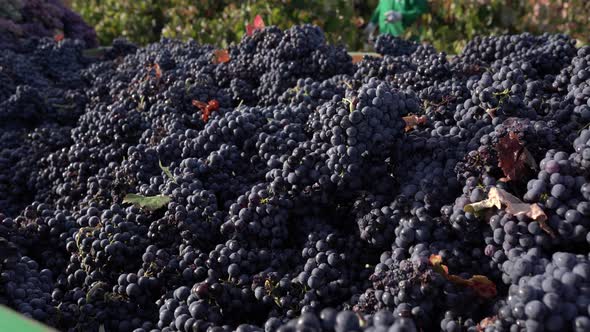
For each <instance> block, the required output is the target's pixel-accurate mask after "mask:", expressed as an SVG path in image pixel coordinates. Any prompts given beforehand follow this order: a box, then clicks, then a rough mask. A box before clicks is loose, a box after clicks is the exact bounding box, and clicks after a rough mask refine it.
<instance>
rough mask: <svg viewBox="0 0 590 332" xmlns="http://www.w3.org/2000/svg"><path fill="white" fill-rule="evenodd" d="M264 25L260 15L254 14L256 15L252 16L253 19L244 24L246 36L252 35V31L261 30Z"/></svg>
mask: <svg viewBox="0 0 590 332" xmlns="http://www.w3.org/2000/svg"><path fill="white" fill-rule="evenodd" d="M264 27H265V25H264V20H263V19H262V16H260V15H256V17H254V21H253V22H252V24H250V23H247V24H246V34H247V35H248V36H252V35H253V34H254V31H257V30H262V29H264Z"/></svg>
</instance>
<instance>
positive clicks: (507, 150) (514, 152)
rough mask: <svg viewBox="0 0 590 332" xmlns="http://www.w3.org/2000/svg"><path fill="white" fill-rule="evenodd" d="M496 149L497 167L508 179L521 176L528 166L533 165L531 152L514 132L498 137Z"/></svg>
mask: <svg viewBox="0 0 590 332" xmlns="http://www.w3.org/2000/svg"><path fill="white" fill-rule="evenodd" d="M496 151H497V152H498V167H500V168H501V169H502V171H503V172H504V175H505V176H506V179H507V180H509V181H511V180H516V179H519V178H521V177H522V176H523V174H525V173H526V172H527V169H528V168H529V167H534V166H535V160H534V159H533V157H532V155H531V153H530V152H529V151H528V150H527V149H526V148H525V147H524V145H523V144H522V143H521V142H520V139H519V138H518V135H517V134H516V133H514V132H510V133H509V134H508V135H506V136H504V137H502V138H500V140H499V142H498V144H497V145H496Z"/></svg>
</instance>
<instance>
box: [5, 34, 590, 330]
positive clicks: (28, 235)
mask: <svg viewBox="0 0 590 332" xmlns="http://www.w3.org/2000/svg"><path fill="white" fill-rule="evenodd" d="M18 43H19V45H20V46H19V47H17V48H14V49H12V50H10V51H9V50H6V51H3V53H0V130H1V132H0V138H1V139H0V274H1V277H0V304H4V305H7V306H10V307H12V308H14V309H15V310H17V311H19V312H20V313H22V314H24V315H26V316H29V317H32V318H34V319H36V320H39V321H41V322H43V323H45V324H47V325H50V326H53V327H55V328H57V329H58V330H61V331H121V332H125V331H133V332H156V331H160V332H171V331H181V332H217V331H244V332H246V331H265V332H271V331H280V332H287V331H335V332H345V331H365V330H366V331H392V332H401V331H444V332H459V331H470V332H475V331H485V332H501V331H590V255H589V254H590V250H589V249H590V232H589V231H590V173H589V170H590V129H589V128H588V126H589V124H590V47H583V48H577V47H576V43H575V41H574V40H573V39H571V38H569V37H567V36H564V35H548V34H546V35H541V36H533V35H530V34H521V35H513V36H497V37H485V38H479V37H478V38H475V39H474V40H472V41H470V42H469V43H468V44H467V46H466V47H465V50H464V51H463V52H462V53H461V54H459V55H457V56H455V57H453V58H449V57H447V55H446V54H444V53H439V52H437V51H436V50H435V49H434V48H433V47H432V46H428V45H420V44H417V43H414V42H410V41H404V40H401V39H398V38H393V37H380V38H379V40H378V41H377V51H378V52H380V53H381V54H382V56H381V57H365V58H364V59H363V60H362V61H361V62H359V63H355V64H353V63H352V59H351V58H350V56H349V55H348V53H347V51H346V49H344V48H343V47H341V46H334V45H329V44H327V43H326V40H325V37H324V34H323V32H322V31H321V30H320V29H319V28H317V27H315V26H311V25H304V26H296V27H293V28H290V29H288V30H286V31H281V30H280V29H278V28H276V27H267V28H264V29H262V30H259V31H256V32H255V33H254V34H253V35H252V36H245V37H244V38H243V40H242V41H241V42H240V43H239V44H237V45H232V46H231V47H230V48H229V49H228V53H227V55H228V56H229V60H227V59H225V58H224V56H223V52H220V50H217V49H215V47H213V46H208V45H198V44H197V43H195V42H194V41H188V42H180V41H175V40H167V39H163V40H162V41H160V42H159V43H155V44H151V45H148V46H146V47H141V48H138V47H136V46H134V45H132V44H130V43H128V42H126V41H125V40H116V41H115V42H114V43H113V45H112V46H110V47H109V48H107V49H106V50H105V52H104V53H103V54H102V55H100V56H97V57H93V58H89V57H87V56H85V55H84V54H85V53H84V52H83V49H84V47H85V46H86V45H85V43H84V42H81V41H76V40H74V39H68V38H66V39H65V40H63V41H55V40H54V39H52V38H46V39H25V40H20V41H19V42H18ZM511 149H512V150H511ZM499 191H501V192H504V193H509V194H511V195H512V197H514V198H515V199H517V200H518V201H519V203H518V204H516V203H514V202H512V203H510V202H509V203H506V201H504V202H503V204H501V206H500V207H499V208H498V207H497V206H496V207H490V206H488V207H486V208H482V209H478V210H474V208H473V207H474V206H478V204H475V205H474V203H479V202H481V201H484V200H486V199H487V198H488V196H491V195H492V194H491V193H496V192H499ZM509 204H513V206H512V209H511V208H509V207H510V206H509ZM479 205H481V204H479ZM515 206H518V209H520V210H521V211H526V210H527V209H529V210H528V211H529V212H531V211H533V207H534V208H536V210H534V211H536V212H537V214H532V212H531V213H524V212H522V213H521V212H515V211H516V210H515V209H516V208H515ZM539 211H541V212H542V213H541V214H538V212H539ZM482 280H484V281H482Z"/></svg>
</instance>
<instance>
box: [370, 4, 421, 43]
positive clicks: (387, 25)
mask: <svg viewBox="0 0 590 332" xmlns="http://www.w3.org/2000/svg"><path fill="white" fill-rule="evenodd" d="M427 10H428V5H427V3H426V0H379V5H378V6H377V8H375V11H374V12H373V15H372V16H371V20H370V21H369V24H367V27H366V28H365V33H366V34H367V36H368V37H369V38H370V37H371V36H372V35H373V33H374V32H375V29H376V28H377V25H378V26H379V33H387V34H391V35H394V36H399V35H401V34H402V33H403V32H404V30H405V29H406V28H407V27H408V26H410V25H412V24H413V23H414V22H415V21H416V20H417V19H418V18H419V17H420V15H422V14H424V13H426V11H427Z"/></svg>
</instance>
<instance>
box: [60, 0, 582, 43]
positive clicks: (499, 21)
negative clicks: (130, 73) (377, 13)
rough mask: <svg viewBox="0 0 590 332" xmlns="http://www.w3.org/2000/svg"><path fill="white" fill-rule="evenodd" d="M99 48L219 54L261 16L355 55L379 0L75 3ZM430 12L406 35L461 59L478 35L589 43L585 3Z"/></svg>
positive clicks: (539, 0)
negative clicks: (116, 43) (194, 49)
mask: <svg viewBox="0 0 590 332" xmlns="http://www.w3.org/2000/svg"><path fill="white" fill-rule="evenodd" d="M70 2H71V6H72V7H73V9H74V10H76V11H78V12H79V13H80V14H82V16H83V17H84V18H85V20H86V21H87V22H88V23H89V24H91V25H93V26H94V27H95V29H96V32H97V34H98V36H99V39H100V42H101V43H102V44H105V45H106V44H109V43H110V42H111V41H112V40H113V39H114V38H116V37H118V36H124V37H126V38H128V39H130V40H131V41H134V42H136V43H139V44H146V43H150V42H154V41H157V40H159V39H160V38H162V37H169V38H181V39H188V38H192V39H195V40H196V41H198V42H200V43H203V44H215V45H218V46H220V47H226V46H227V45H229V44H231V43H234V42H237V41H239V40H240V39H241V38H242V36H243V34H244V33H245V28H244V26H245V24H246V23H247V22H250V21H251V20H252V19H253V18H254V16H256V15H257V14H260V15H261V16H262V17H263V18H264V20H265V22H266V24H267V25H277V26H279V27H281V28H288V27H290V26H292V25H295V24H302V23H313V24H316V25H319V26H321V27H322V28H323V29H324V31H325V32H326V35H327V38H328V39H329V40H330V41H332V42H334V43H344V44H345V45H347V47H348V48H349V49H350V50H370V46H369V45H368V43H367V41H366V37H365V36H364V34H363V29H362V28H363V25H364V23H365V22H366V20H368V18H369V17H370V16H371V13H372V10H373V8H375V7H376V5H377V2H378V0H369V1H359V0H324V1H316V0H249V1H227V0H142V1H137V0H70ZM429 7H430V11H429V12H428V13H427V14H425V15H423V17H422V18H421V19H420V20H419V22H418V23H417V24H415V25H414V26H412V27H411V28H410V29H408V31H406V36H407V37H411V38H416V39H419V40H422V41H424V42H429V43H432V44H433V45H434V46H435V47H437V48H438V49H439V50H441V51H446V52H447V53H451V54H452V53H457V52H460V51H461V49H462V47H463V46H464V45H465V41H466V40H469V39H471V38H473V37H474V36H476V35H490V34H505V33H519V32H524V31H529V32H532V33H543V32H562V33H566V34H570V35H572V36H573V37H575V38H577V39H579V40H580V41H581V42H582V43H588V38H589V37H588V35H589V34H590V33H589V29H588V23H589V22H588V20H589V17H590V1H588V0H431V1H429Z"/></svg>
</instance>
